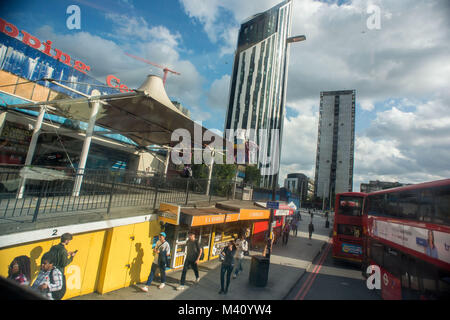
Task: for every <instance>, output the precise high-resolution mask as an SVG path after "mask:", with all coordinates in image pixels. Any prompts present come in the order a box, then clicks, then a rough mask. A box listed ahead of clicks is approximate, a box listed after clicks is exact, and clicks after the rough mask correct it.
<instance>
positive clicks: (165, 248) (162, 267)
mask: <svg viewBox="0 0 450 320" xmlns="http://www.w3.org/2000/svg"><path fill="white" fill-rule="evenodd" d="M153 253H154V258H153V263H152V268H151V270H150V275H149V276H148V280H147V283H146V284H145V286H143V287H142V288H141V290H142V291H144V292H148V287H149V286H150V285H151V284H152V281H153V277H154V276H155V273H156V269H157V268H159V272H160V273H161V284H160V285H159V286H158V288H159V289H162V288H164V287H165V285H166V284H165V283H166V266H167V265H168V261H167V257H168V256H169V255H170V245H169V243H168V242H167V241H166V234H165V233H164V232H161V233H160V234H159V240H158V241H157V242H156V245H155V248H154V249H153Z"/></svg>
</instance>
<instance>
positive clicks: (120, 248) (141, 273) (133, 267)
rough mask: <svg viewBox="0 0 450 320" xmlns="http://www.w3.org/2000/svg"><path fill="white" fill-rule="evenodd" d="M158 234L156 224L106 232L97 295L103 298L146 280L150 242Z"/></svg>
mask: <svg viewBox="0 0 450 320" xmlns="http://www.w3.org/2000/svg"><path fill="white" fill-rule="evenodd" d="M159 232H160V225H159V222H158V221H151V222H143V223H138V224H134V225H128V226H121V227H116V228H112V229H110V230H108V236H107V240H106V245H105V250H104V258H103V265H102V269H101V276H100V278H99V286H98V290H97V291H98V292H99V293H101V294H103V293H106V292H110V291H113V290H117V289H119V288H123V287H126V286H129V285H131V284H136V283H139V282H142V281H145V280H147V277H148V274H149V273H150V267H151V265H152V262H153V253H152V252H153V250H152V247H151V241H152V238H153V237H154V236H156V235H158V234H159ZM133 237H134V238H133Z"/></svg>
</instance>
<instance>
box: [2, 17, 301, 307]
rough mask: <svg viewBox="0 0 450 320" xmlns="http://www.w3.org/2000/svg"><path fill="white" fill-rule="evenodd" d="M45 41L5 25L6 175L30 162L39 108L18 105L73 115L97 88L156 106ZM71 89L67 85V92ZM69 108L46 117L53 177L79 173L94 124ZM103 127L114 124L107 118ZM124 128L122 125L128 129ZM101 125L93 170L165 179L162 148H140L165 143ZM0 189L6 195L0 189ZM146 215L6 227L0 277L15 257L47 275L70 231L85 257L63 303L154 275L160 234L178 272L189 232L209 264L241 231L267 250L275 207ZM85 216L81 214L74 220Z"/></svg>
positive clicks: (40, 147)
mask: <svg viewBox="0 0 450 320" xmlns="http://www.w3.org/2000/svg"><path fill="white" fill-rule="evenodd" d="M19 30H20V31H19ZM41 40H43V39H37V38H36V37H34V36H33V35H31V34H30V33H28V32H26V31H24V30H21V29H20V26H15V25H13V24H11V23H9V22H7V21H5V20H3V19H0V105H1V106H2V108H1V109H0V167H1V168H2V170H7V169H8V168H11V167H14V166H19V167H20V166H23V165H24V163H25V159H26V157H27V153H28V151H29V145H30V141H31V139H32V136H33V131H34V128H35V126H36V123H37V117H38V112H37V111H36V110H30V108H13V106H14V105H24V104H29V105H31V104H33V103H34V102H43V101H44V102H48V105H49V106H55V105H57V103H56V102H55V101H65V102H64V103H66V104H67V103H68V104H69V107H66V109H65V111H67V110H69V109H70V108H71V107H70V99H74V101H80V96H82V95H83V94H84V95H85V96H90V95H92V91H93V90H94V89H95V90H98V91H99V92H100V93H101V95H106V96H112V95H114V94H123V95H126V94H128V93H129V94H130V96H129V97H128V96H127V97H126V98H130V99H134V100H133V101H138V102H139V103H141V102H142V103H143V104H142V105H140V106H138V107H141V108H145V107H148V106H149V104H148V103H147V104H144V102H145V101H147V100H149V98H147V97H146V94H147V93H145V92H144V93H140V94H138V93H136V96H132V94H133V92H131V90H130V89H129V88H127V87H126V86H125V85H123V84H121V83H120V81H118V79H117V78H115V77H109V78H108V79H107V80H106V83H101V82H100V81H98V80H96V79H94V78H93V77H91V76H89V74H88V73H89V71H90V69H91V68H93V67H92V66H90V65H89V63H88V62H86V61H84V62H83V61H80V60H76V59H75V58H73V57H72V56H70V53H64V52H62V51H61V50H59V49H58V48H57V47H52V43H51V41H48V40H47V41H45V42H44V41H41ZM50 79H52V80H50ZM153 80H154V79H153ZM159 80H160V79H159ZM156 81H158V79H157V80H156ZM161 83H162V82H161ZM64 86H66V87H70V90H69V89H67V88H65V87H64ZM151 88H155V86H153V87H151ZM74 90H75V91H74ZM158 90H159V89H158ZM76 92H78V93H76ZM80 93H81V95H80ZM158 94H159V96H161V95H163V96H164V95H165V96H164V97H163V98H164V99H165V100H164V99H162V100H164V103H159V104H155V105H154V106H153V105H152V107H155V108H156V107H158V108H160V109H159V110H161V112H162V111H164V110H163V108H166V109H167V110H166V111H167V113H166V114H171V115H173V117H174V118H176V119H178V121H179V122H178V123H181V124H184V125H185V126H186V127H189V130H191V131H193V130H194V129H192V128H194V124H193V121H192V120H190V119H189V118H188V117H186V115H184V114H183V113H182V112H181V111H179V110H178V109H176V108H175V107H173V105H172V104H171V102H170V101H169V100H167V99H166V98H165V97H167V95H166V94H165V91H164V92H160V93H158ZM77 99H78V100H77ZM145 99H147V100H145ZM152 99H153V98H152ZM162 100H161V101H162ZM67 101H69V102H67ZM130 101H131V100H130ZM167 101H168V102H167ZM85 104H87V103H85ZM124 104H126V103H124ZM69 111H70V112H72V113H70V112H69V114H71V115H72V117H63V116H61V114H57V113H52V112H50V113H46V114H45V117H44V121H43V123H42V127H41V132H40V134H39V138H38V140H37V144H36V149H35V152H34V156H33V158H32V161H31V165H33V166H37V167H47V168H52V169H56V170H59V169H62V168H65V169H67V168H72V169H74V168H77V165H78V161H79V159H80V154H81V152H82V148H83V143H84V140H85V139H86V128H87V126H88V125H87V123H86V122H84V121H82V120H77V117H76V116H73V115H74V114H76V112H74V111H73V109H70V110H69ZM166 111H164V112H166ZM155 117H156V115H155ZM105 119H106V120H105ZM171 120H172V118H171ZM102 121H103V123H107V117H105V118H103V120H102ZM127 121H128V120H127V119H124V121H123V122H124V123H125V122H127ZM138 121H139V119H136V123H137V124H136V126H137V127H139V126H142V125H143V124H142V121H141V122H139V123H138ZM166 121H167V119H166ZM101 124H102V122H101V121H98V123H97V125H96V127H95V132H96V134H94V135H93V136H92V143H91V145H90V149H89V155H88V157H87V162H86V168H87V169H98V168H101V169H108V170H117V169H124V170H127V171H145V172H164V167H165V159H166V155H165V152H161V151H158V150H160V149H158V148H154V150H155V151H152V150H149V149H148V148H147V149H145V150H143V149H142V145H143V144H145V143H146V141H162V138H161V139H160V140H158V139H156V138H155V139H153V138H154V136H148V137H144V138H142V139H141V137H138V136H136V135H137V134H138V133H136V132H135V133H134V135H131V136H130V135H127V134H122V133H121V132H120V131H117V132H116V131H114V130H111V128H105V127H104V126H101ZM175 124H176V123H174V124H173V125H174V126H175ZM139 128H141V127H139ZM202 130H205V128H202ZM169 133H170V132H169ZM166 135H167V132H166ZM133 137H134V138H135V139H133ZM165 137H167V136H165ZM146 139H147V140H146ZM152 139H153V140H152ZM139 142H142V143H139ZM155 144H156V143H155ZM148 145H149V144H147V146H148ZM5 168H6V169H5ZM166 168H167V167H166ZM1 192H3V191H2V190H0V193H1ZM77 196H78V195H77ZM10 200H11V198H8V199H7V201H8V202H9V201H10ZM1 201H3V200H2V198H1V197H0V209H2V208H3V207H2V205H3V203H2V202H1ZM30 203H31V202H30ZM155 203H156V200H155ZM144 209H145V208H144ZM119 211H120V210H119ZM129 211H130V210H129ZM131 211H133V210H131ZM139 212H140V213H139V214H137V213H135V214H131V215H130V214H129V213H127V215H125V214H124V215H123V216H121V215H120V212H119V214H118V215H116V216H114V217H113V216H111V217H108V218H99V219H98V220H97V221H86V222H80V221H81V220H82V219H78V218H77V219H78V220H76V219H74V218H72V216H70V217H66V216H64V217H59V216H58V217H57V216H54V217H51V216H48V217H43V218H42V221H43V222H45V223H46V224H45V226H40V227H37V225H34V224H33V223H31V222H26V223H21V224H18V225H20V227H17V230H14V228H13V227H11V228H9V229H7V228H3V229H2V230H8V231H1V232H0V263H1V265H2V267H1V269H0V275H1V276H3V277H6V276H7V271H8V268H7V266H8V265H9V263H10V262H11V261H12V260H13V259H14V258H15V257H17V256H20V255H26V256H28V257H30V259H31V272H32V281H34V279H35V278H36V276H37V273H38V272H39V269H40V259H41V257H42V255H43V254H44V253H45V252H47V251H48V250H49V249H50V247H51V246H52V245H54V244H57V243H59V239H60V236H61V235H62V234H63V233H65V232H70V233H72V234H73V235H74V238H73V240H72V241H71V243H70V245H69V248H68V249H69V251H71V250H75V249H77V250H78V253H77V255H76V256H75V258H74V260H73V262H72V263H71V264H70V265H69V266H68V267H67V268H66V270H65V273H66V278H67V293H66V295H65V297H64V299H68V298H71V297H75V296H79V295H84V294H88V293H91V292H94V291H96V292H99V293H102V294H103V293H106V292H109V291H112V290H116V289H119V288H122V287H126V286H129V285H131V284H135V283H139V282H142V281H144V280H145V279H146V278H147V276H148V272H149V270H150V267H151V264H152V262H153V255H152V247H153V246H154V245H155V243H156V240H157V238H158V234H159V233H160V232H161V231H162V230H164V231H165V232H166V233H167V240H168V241H169V243H170V245H171V248H172V255H171V257H170V267H169V270H176V269H178V268H181V267H182V265H183V262H184V256H185V253H186V240H187V232H188V231H189V230H192V231H194V232H195V233H196V234H197V237H198V239H199V240H200V243H201V246H202V247H203V248H204V249H205V258H204V261H207V260H211V259H215V258H217V257H218V254H219V252H220V250H221V248H223V247H224V246H225V244H226V243H227V241H229V240H230V239H234V238H236V237H237V236H238V235H239V234H244V235H245V236H246V237H249V239H250V241H251V244H252V246H253V247H260V246H262V245H263V241H264V238H265V236H266V233H267V230H268V224H269V216H270V210H268V209H266V208H264V207H261V206H257V205H255V204H253V202H252V201H247V202H240V203H238V204H236V203H235V204H234V205H230V204H229V205H226V204H222V205H220V204H218V203H217V204H215V205H214V204H212V205H211V206H209V207H199V208H193V207H187V206H186V207H184V206H179V205H175V204H171V203H161V204H160V206H159V207H158V210H153V209H147V210H144V211H142V210H141V211H139ZM291 213H292V212H291V211H289V210H288V212H287V213H286V210H280V211H279V216H278V217H276V218H275V221H274V227H275V228H277V229H279V228H281V225H282V223H283V222H284V220H285V216H286V215H288V214H291ZM82 214H83V212H77V213H76V215H82ZM46 219H47V220H46ZM3 220H4V221H2V223H3V222H5V225H6V222H7V223H11V224H12V223H13V222H11V221H6V219H3ZM27 226H28V227H27Z"/></svg>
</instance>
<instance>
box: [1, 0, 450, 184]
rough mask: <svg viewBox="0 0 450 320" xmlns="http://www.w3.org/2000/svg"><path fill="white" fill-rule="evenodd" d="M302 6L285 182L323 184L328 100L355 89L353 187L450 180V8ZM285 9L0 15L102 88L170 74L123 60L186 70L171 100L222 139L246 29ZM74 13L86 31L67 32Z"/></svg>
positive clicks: (174, 79) (436, 3) (208, 6)
mask: <svg viewBox="0 0 450 320" xmlns="http://www.w3.org/2000/svg"><path fill="white" fill-rule="evenodd" d="M293 1H294V2H293V8H294V9H293V24H292V35H296V34H305V35H306V38H307V40H306V41H304V42H301V43H298V44H294V45H292V46H291V49H290V65H289V78H288V79H289V80H288V90H287V100H286V105H287V113H286V119H285V126H284V127H285V132H284V138H283V147H282V163H281V165H282V166H281V177H280V178H281V179H280V182H282V181H283V179H284V177H285V175H286V174H287V173H291V172H303V173H305V174H307V175H308V176H309V177H314V168H315V152H316V143H317V124H318V107H319V97H320V91H328V90H343V89H355V90H356V102H357V110H356V143H355V171H354V173H355V177H354V190H359V183H361V182H368V181H369V180H376V179H379V180H387V181H400V182H421V181H429V180H434V179H440V178H444V177H449V176H450V170H449V168H448V166H446V165H443V163H450V151H446V150H450V141H449V138H448V137H450V130H449V128H450V118H449V115H450V112H449V111H450V110H449V109H450V108H449V102H450V97H449V94H448V88H449V87H450V80H449V77H448V74H449V73H450V56H449V55H450V54H449V52H450V50H449V49H450V48H449V46H450V45H449V43H450V41H449V40H450V36H449V30H450V28H449V26H450V25H449V19H448V16H450V9H449V7H450V5H449V2H448V1H446V0H433V1H428V0H427V1H426V0H405V1H388V0H371V1H365V0H353V1H341V0H339V1H314V0H293ZM278 2H279V1H278V0H248V1H240V0H164V1H160V0H158V1H156V0H149V1H138V0H113V1H106V0H100V1H87V0H82V1H75V0H74V1H65V0H58V1H21V0H16V1H10V2H6V3H5V2H3V3H2V4H1V5H0V6H1V7H0V12H1V14H0V17H1V18H3V19H6V20H7V21H9V22H11V23H13V24H15V25H16V26H17V27H19V28H20V29H23V30H25V31H28V32H29V33H31V34H32V35H35V36H37V37H38V38H39V39H41V40H47V39H48V40H52V41H53V45H54V47H57V48H60V49H62V50H64V51H65V52H67V53H69V54H70V55H71V56H73V57H76V58H79V59H80V60H82V61H84V62H86V63H88V64H89V65H90V66H91V68H92V70H91V72H90V75H92V76H94V77H96V78H97V79H98V80H100V81H103V82H105V78H106V76H107V75H108V74H114V75H115V76H117V77H118V78H120V79H121V80H122V82H123V83H125V84H127V85H128V86H129V87H131V88H136V87H138V86H139V85H140V84H141V83H142V82H143V81H144V79H145V77H146V75H147V74H149V73H153V74H157V75H162V72H161V71H160V70H159V69H157V68H152V69H150V68H149V66H148V65H146V64H144V63H142V62H139V61H135V60H133V59H131V58H129V57H127V56H126V55H125V54H124V53H125V52H129V53H131V54H134V55H136V56H140V57H142V58H145V59H147V60H150V61H153V62H155V63H158V64H161V65H165V66H168V67H169V68H172V69H173V70H175V71H178V72H180V73H181V75H180V76H178V75H171V74H169V77H168V80H167V84H166V91H167V93H168V95H169V96H170V97H171V98H173V99H176V100H178V101H180V102H181V103H182V104H183V105H185V106H186V107H188V108H189V109H190V110H191V114H192V118H193V119H194V120H198V121H202V122H203V125H204V126H206V127H208V128H214V129H218V130H223V125H224V117H225V112H226V106H227V102H228V101H227V100H228V86H229V82H230V75H231V71H232V64H233V59H234V57H233V51H234V50H235V46H236V38H237V32H238V28H239V24H240V22H241V21H242V20H243V19H245V18H247V17H249V16H251V15H253V14H255V13H258V12H261V11H265V10H267V9H269V8H270V7H272V6H274V5H275V4H277V3H278ZM72 4H75V5H78V6H79V7H80V9H81V29H80V30H69V29H68V28H67V27H66V20H67V18H68V17H69V14H66V9H67V7H68V6H69V5H72ZM374 6H375V8H376V9H378V17H379V22H380V25H379V28H375V29H374V28H369V22H368V21H369V20H370V19H371V18H372V17H374V16H373V7H374ZM371 10H372V11H371ZM418 26H420V28H418ZM424 151H425V152H424ZM437 158H439V159H440V161H436V159H437Z"/></svg>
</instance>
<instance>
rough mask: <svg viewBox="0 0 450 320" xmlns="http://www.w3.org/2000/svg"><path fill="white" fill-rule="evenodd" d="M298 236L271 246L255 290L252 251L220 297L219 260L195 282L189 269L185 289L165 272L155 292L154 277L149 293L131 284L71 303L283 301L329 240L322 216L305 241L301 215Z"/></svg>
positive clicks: (305, 223) (175, 276)
mask: <svg viewBox="0 0 450 320" xmlns="http://www.w3.org/2000/svg"><path fill="white" fill-rule="evenodd" d="M301 214H302V220H301V221H300V223H299V228H298V234H297V236H293V234H292V232H291V234H290V237H289V241H288V244H287V245H286V246H282V243H281V239H280V241H278V243H277V244H275V245H274V247H273V252H272V255H271V261H270V266H269V277H268V282H267V285H266V286H265V287H255V286H252V285H251V284H250V283H249V271H250V265H251V256H252V255H261V254H262V253H261V251H256V250H251V251H250V256H249V257H245V258H244V261H243V268H244V271H243V272H242V273H240V274H239V276H238V277H237V278H236V279H232V280H231V283H230V287H229V290H228V294H227V295H221V294H219V290H220V261H219V260H218V259H216V260H212V261H208V262H205V263H202V264H200V265H199V274H200V281H199V283H195V282H194V280H195V276H194V272H193V271H192V270H188V272H187V276H186V285H185V289H184V290H182V291H177V290H176V288H177V287H178V286H179V280H180V278H181V269H180V270H177V271H174V272H170V273H167V274H166V276H167V280H166V286H165V288H163V289H158V286H159V284H160V282H159V277H155V280H154V281H153V283H152V285H151V286H150V287H149V290H148V292H142V291H141V290H140V287H142V286H143V284H136V285H131V286H129V287H125V288H122V289H119V290H115V291H112V292H109V293H106V294H103V295H101V294H99V293H91V294H87V295H83V296H78V297H74V298H72V299H70V300H282V299H285V298H286V297H287V295H288V293H289V292H290V291H291V289H292V288H294V286H295V285H296V284H297V283H298V281H299V280H300V279H301V278H302V276H303V275H304V274H305V273H306V271H307V270H310V269H311V267H313V265H312V262H313V261H314V259H315V257H316V256H318V255H319V254H320V253H321V251H322V250H323V248H324V247H325V245H326V244H327V243H328V241H329V239H330V235H331V232H332V226H333V224H332V222H333V221H332V217H330V228H325V219H324V217H323V215H321V214H315V215H314V218H313V223H314V228H315V232H314V234H313V236H312V239H311V240H309V239H308V231H307V227H308V223H309V221H310V219H311V218H310V216H309V215H308V214H307V212H306V211H303V212H302V213H301Z"/></svg>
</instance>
